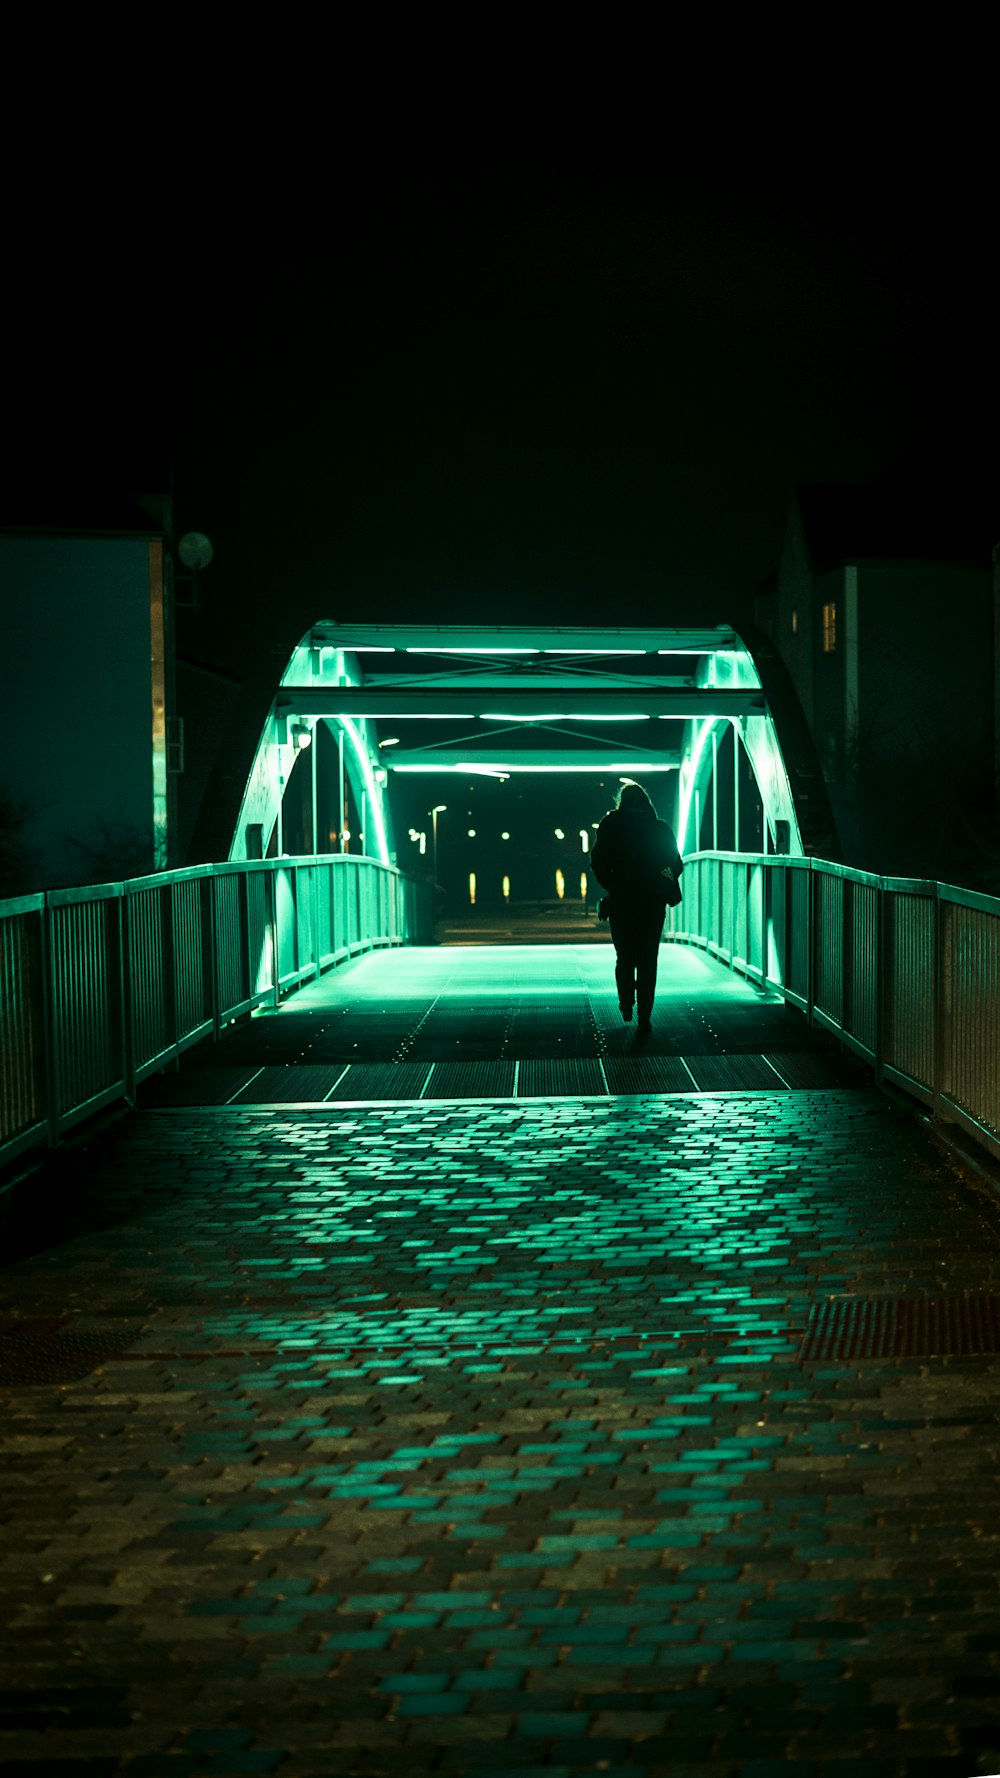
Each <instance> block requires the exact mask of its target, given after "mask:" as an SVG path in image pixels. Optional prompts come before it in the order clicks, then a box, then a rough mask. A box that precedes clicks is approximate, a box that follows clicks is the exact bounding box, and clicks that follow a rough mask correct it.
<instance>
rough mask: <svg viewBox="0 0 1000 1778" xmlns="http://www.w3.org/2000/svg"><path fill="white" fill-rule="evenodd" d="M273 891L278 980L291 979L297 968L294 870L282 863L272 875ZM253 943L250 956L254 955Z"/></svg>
mask: <svg viewBox="0 0 1000 1778" xmlns="http://www.w3.org/2000/svg"><path fill="white" fill-rule="evenodd" d="M273 886H274V893H275V895H276V896H277V898H278V980H279V982H288V981H291V980H292V979H293V978H294V976H295V972H296V969H297V968H298V957H299V924H298V914H297V910H296V894H297V887H298V886H297V883H296V880H295V872H294V870H289V868H288V867H287V865H283V866H282V868H281V869H280V870H276V871H275V872H274V876H273ZM256 954H257V953H256V951H255V949H254V946H253V944H252V943H251V947H250V956H251V959H253V958H254V957H255V956H256Z"/></svg>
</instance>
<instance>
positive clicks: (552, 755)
mask: <svg viewBox="0 0 1000 1778" xmlns="http://www.w3.org/2000/svg"><path fill="white" fill-rule="evenodd" d="M775 668H776V657H773V655H771V656H770V658H769V654H768V649H767V646H766V644H764V645H763V646H762V645H761V643H760V642H758V641H754V642H750V641H748V640H746V639H745V638H744V637H743V636H741V635H740V634H738V633H737V631H736V630H735V629H733V628H731V627H729V626H728V625H718V626H715V627H710V628H676V627H674V628H670V627H665V628H653V627H642V628H630V629H626V628H618V629H614V628H607V627H602V628H596V627H594V626H592V625H591V626H578V627H570V626H565V625H560V626H555V625H538V626H530V625H529V626H525V625H516V626H503V625H501V626H485V625H481V626H470V625H440V624H437V625H434V624H398V623H397V624H379V623H372V624H360V623H351V624H342V623H337V622H334V621H328V622H318V623H316V624H314V625H313V627H312V628H311V629H310V630H309V632H308V633H307V634H306V635H305V636H304V637H303V638H302V640H301V642H300V643H299V644H298V646H297V647H296V648H295V649H294V650H293V652H292V655H291V658H290V660H289V661H288V664H287V666H286V668H285V671H284V673H283V674H282V677H281V682H280V684H279V685H278V687H277V690H276V692H275V696H274V699H273V702H272V704H271V707H270V710H269V712H268V715H267V717H266V720H265V722H264V725H263V729H262V732H261V734H260V738H259V741H258V744H257V748H256V754H255V757H254V760H253V765H252V768H251V771H250V774H249V777H248V780H247V783H246V788H245V790H244V793H243V798H242V803H241V806H240V810H239V815H238V818H237V822H236V827H235V831H234V833H233V836H232V843H231V846H230V851H229V857H230V859H231V860H242V859H246V858H250V857H255V856H257V857H259V856H261V855H262V854H264V853H267V851H268V850H271V851H272V852H274V851H276V852H278V853H279V854H280V853H281V852H282V851H283V846H282V801H283V797H284V793H285V790H286V788H287V785H288V782H289V779H290V776H291V772H292V767H293V766H294V764H295V761H296V758H297V756H298V754H299V752H300V751H301V750H303V749H304V748H305V747H307V746H309V745H310V743H311V741H312V739H313V736H314V734H315V732H316V728H317V725H318V724H321V723H325V724H327V725H328V727H329V729H330V731H331V733H332V734H333V736H334V737H335V739H336V741H337V744H338V746H339V748H340V752H341V759H342V770H341V779H340V781H341V784H343V782H344V772H345V771H346V774H347V779H348V781H349V783H350V786H351V790H352V792H353V795H354V799H355V807H356V808H358V809H363V810H364V811H365V816H364V819H363V826H364V829H365V834H366V843H365V850H366V851H367V852H368V853H369V855H370V856H371V857H374V858H377V859H379V860H381V862H382V863H384V864H390V863H394V862H395V846H394V843H393V829H392V817H391V808H390V798H389V784H390V780H391V779H392V778H393V777H394V776H396V775H397V774H403V773H423V774H431V775H436V774H441V775H454V774H455V773H456V772H457V773H461V774H463V775H465V776H466V777H468V776H471V775H476V774H479V775H484V776H488V777H494V778H497V777H505V776H508V775H510V774H511V773H516V772H526V773H542V772H544V773H578V772H592V773H595V774H597V773H600V774H602V775H604V776H608V775H618V776H621V777H629V778H635V779H638V780H640V781H642V780H644V779H649V778H651V777H656V778H659V777H660V776H661V775H663V774H669V775H670V790H671V793H672V796H671V799H666V798H661V800H662V801H663V802H664V804H666V803H667V802H668V800H670V801H672V806H673V809H674V827H675V831H676V833H677V839H678V843H679V845H680V848H681V851H682V852H691V851H694V850H697V848H698V844H699V836H700V835H701V834H702V832H703V821H705V820H706V818H707V817H708V815H709V812H711V815H712V835H711V844H712V845H713V847H715V848H718V847H719V846H722V847H723V848H724V849H725V848H726V846H727V842H728V845H729V846H730V847H731V849H733V850H739V792H738V784H739V765H740V762H741V758H742V756H745V758H746V760H747V761H748V762H749V768H750V770H751V771H752V775H753V782H754V784H755V786H756V790H757V793H758V795H759V798H760V804H761V809H762V815H763V820H762V828H763V850H764V851H765V852H766V851H773V852H777V853H784V854H788V855H791V856H802V855H804V854H805V853H810V852H813V851H814V850H816V847H815V845H814V844H812V843H810V831H809V829H810V822H812V824H813V826H815V817H816V815H817V812H818V808H817V805H818V802H819V800H825V799H822V786H821V779H820V777H819V774H818V771H817V770H816V765H815V758H814V756H813V754H812V749H811V746H809V744H808V738H807V737H806V747H805V754H806V755H807V757H803V736H805V734H806V731H805V729H804V724H802V723H801V722H800V723H798V724H796V722H795V721H794V720H789V715H788V698H787V687H783V688H780V689H781V691H782V696H781V697H778V698H776V697H775V696H774V689H775V683H776V676H775ZM782 704H783V705H784V711H785V714H784V717H783V718H782V715H781V706H782ZM387 721H388V722H390V723H391V726H392V728H393V729H396V728H400V729H402V730H403V734H402V735H401V736H395V735H394V736H392V737H391V745H392V751H391V752H390V751H389V750H388V748H389V745H390V738H388V737H386V736H385V734H382V735H380V734H379V732H378V727H377V725H379V724H385V723H386V722H387ZM442 725H447V726H446V727H444V726H442ZM640 725H641V726H640ZM612 728H613V731H614V732H613V733H610V734H609V733H608V732H606V731H607V730H611V729H612ZM779 729H780V731H781V732H780V733H779ZM637 734H638V736H639V738H638V739H637V738H636V736H637ZM730 735H732V737H733V741H732V744H731V746H728V747H727V749H726V756H725V758H726V763H725V766H724V767H723V766H722V765H721V763H720V755H721V751H722V744H723V742H724V741H726V740H728V737H729V736H730ZM622 736H625V737H626V738H624V739H622V738H620V737H622ZM313 759H314V760H315V749H313ZM734 764H735V765H736V768H737V769H736V771H735V772H734V770H733V768H734ZM721 770H724V771H725V772H726V773H727V774H730V775H731V776H730V777H729V784H730V785H731V786H733V788H732V789H731V791H730V794H729V798H728V803H727V806H728V807H729V809H730V814H729V827H730V829H731V831H730V832H729V833H728V834H725V833H721V834H720V832H719V830H718V814H717V812H718V787H719V779H720V771H721ZM817 793H819V795H818V794H817ZM825 825H826V824H825V823H824V826H825ZM343 828H344V822H343V819H341V821H340V827H339V832H340V836H341V844H342V843H343ZM312 831H313V836H314V844H315V834H316V824H315V770H314V822H313V830H312ZM822 844H823V847H824V849H825V855H826V856H828V857H829V856H831V845H830V835H829V832H824V834H823V836H822Z"/></svg>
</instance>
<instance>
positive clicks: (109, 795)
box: [0, 537, 154, 892]
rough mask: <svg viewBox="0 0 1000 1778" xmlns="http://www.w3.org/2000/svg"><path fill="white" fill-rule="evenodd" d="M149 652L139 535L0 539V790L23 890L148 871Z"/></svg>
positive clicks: (146, 562) (144, 560)
mask: <svg viewBox="0 0 1000 1778" xmlns="http://www.w3.org/2000/svg"><path fill="white" fill-rule="evenodd" d="M150 655H151V638H150V545H149V542H148V541H146V540H142V539H138V540H137V539H120V538H119V539H92V538H88V539H72V538H21V537H3V538H0V711H2V713H3V720H2V729H0V789H2V791H3V792H4V793H5V794H6V795H7V796H8V797H12V798H14V799H16V800H21V801H23V802H24V803H25V804H26V805H27V807H28V809H29V811H30V812H31V819H30V820H29V822H28V824H27V827H26V829H25V844H26V851H27V854H28V855H29V859H28V863H27V865H26V870H27V872H28V876H29V878H30V880H28V881H25V882H24V883H23V884H22V885H21V888H22V890H23V892H29V891H32V890H35V889H45V888H54V887H60V886H62V885H65V884H73V883H81V882H95V881H99V880H101V878H102V876H104V875H105V872H106V873H107V877H106V879H105V880H115V878H116V877H117V876H118V875H120V874H122V872H121V871H120V870H118V869H116V866H118V865H120V866H122V867H124V865H125V864H126V863H127V862H132V863H139V862H140V861H146V868H147V869H149V870H152V869H153V857H154V853H153V743H152V734H153V715H152V677H151V664H150ZM74 841H78V842H80V844H79V845H75V844H74ZM84 848H88V849H89V851H88V850H85V849H84ZM94 854H96V856H95V855H94ZM12 892H13V891H12Z"/></svg>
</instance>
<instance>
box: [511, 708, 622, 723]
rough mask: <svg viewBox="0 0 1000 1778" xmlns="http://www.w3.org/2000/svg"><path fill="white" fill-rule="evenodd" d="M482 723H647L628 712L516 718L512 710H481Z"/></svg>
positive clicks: (558, 712) (551, 713) (547, 713)
mask: <svg viewBox="0 0 1000 1778" xmlns="http://www.w3.org/2000/svg"><path fill="white" fill-rule="evenodd" d="M480 717H481V719H482V721H483V722H487V721H488V722H649V720H650V718H649V717H648V716H641V715H637V714H635V713H634V712H633V711H631V710H629V711H627V712H626V713H625V714H624V715H614V716H606V715H604V714H603V712H602V713H600V714H598V713H595V712H594V711H592V710H548V711H544V712H543V713H542V714H541V715H540V716H518V715H517V714H516V713H515V712H514V711H512V710H481V711H480Z"/></svg>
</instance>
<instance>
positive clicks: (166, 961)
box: [158, 882, 180, 1067]
mask: <svg viewBox="0 0 1000 1778" xmlns="http://www.w3.org/2000/svg"><path fill="white" fill-rule="evenodd" d="M158 893H159V895H160V896H161V897H162V901H163V910H162V916H161V917H162V920H163V1010H164V1012H165V1014H166V1025H167V1039H168V1041H169V1042H170V1043H172V1044H173V1046H174V1049H175V1050H176V1048H177V1033H178V1031H179V1030H180V1019H179V1018H178V1015H177V937H176V929H175V928H176V922H175V919H174V896H175V894H176V885H175V884H174V883H173V882H168V883H164V884H163V885H162V886H161V888H160V889H159V890H158ZM174 1066H175V1067H177V1066H178V1063H177V1062H176V1060H175V1062H174Z"/></svg>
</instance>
